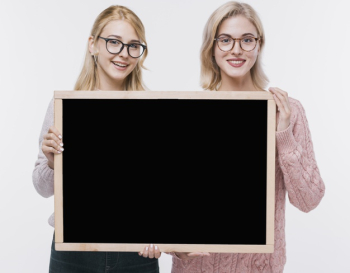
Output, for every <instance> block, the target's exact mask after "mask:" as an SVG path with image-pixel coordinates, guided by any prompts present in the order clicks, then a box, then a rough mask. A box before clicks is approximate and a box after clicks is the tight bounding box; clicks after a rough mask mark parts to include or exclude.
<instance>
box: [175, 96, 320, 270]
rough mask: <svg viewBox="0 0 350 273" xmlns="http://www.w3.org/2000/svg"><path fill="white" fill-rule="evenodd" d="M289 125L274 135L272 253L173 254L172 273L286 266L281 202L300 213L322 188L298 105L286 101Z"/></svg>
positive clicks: (316, 201)
mask: <svg viewBox="0 0 350 273" xmlns="http://www.w3.org/2000/svg"><path fill="white" fill-rule="evenodd" d="M289 102H290V106H291V111H292V116H291V123H290V126H289V127H288V128H287V129H286V130H284V131H280V132H276V145H277V153H276V177H275V183H276V198H275V200H276V203H275V250H274V252H273V253H272V254H265V253H263V254H259V253H257V254H243V253H211V255H210V256H208V257H198V258H195V259H192V260H187V261H184V260H181V259H179V258H178V257H177V256H175V255H174V254H173V253H171V255H172V260H173V264H172V270H171V272H172V273H190V272H191V273H195V272H196V273H199V272H202V273H282V272H283V268H284V265H285V263H286V242H285V228H284V227H285V203H286V192H287V193H288V197H289V201H290V202H291V203H292V204H293V205H294V206H295V207H297V208H298V209H300V210H301V211H303V212H309V211H311V210H312V209H314V208H316V207H317V205H318V204H319V203H320V201H321V199H322V197H323V196H324V192H325V185H324V183H323V181H322V178H321V176H320V172H319V170H318V167H317V163H316V159H315V154H314V150H313V145H312V140H311V134H310V130H309V126H308V122H307V119H306V116H305V111H304V108H303V106H302V105H301V103H300V102H299V101H298V100H296V99H293V98H289Z"/></svg>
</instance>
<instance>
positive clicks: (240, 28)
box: [218, 15, 258, 37]
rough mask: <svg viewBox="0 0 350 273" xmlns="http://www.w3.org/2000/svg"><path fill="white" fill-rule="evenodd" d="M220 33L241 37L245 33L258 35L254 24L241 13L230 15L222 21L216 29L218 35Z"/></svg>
mask: <svg viewBox="0 0 350 273" xmlns="http://www.w3.org/2000/svg"><path fill="white" fill-rule="evenodd" d="M222 33H225V34H229V35H231V36H232V37H241V36H242V35H244V34H245V33H251V34H253V35H254V36H257V35H258V31H257V29H256V28H255V26H254V25H253V24H252V23H251V22H250V21H249V20H248V19H247V18H246V17H244V16H243V15H238V16H234V17H230V18H228V19H226V20H225V21H223V22H222V24H221V26H220V27H219V29H218V35H220V34H222Z"/></svg>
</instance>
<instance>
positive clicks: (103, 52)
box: [89, 20, 141, 86]
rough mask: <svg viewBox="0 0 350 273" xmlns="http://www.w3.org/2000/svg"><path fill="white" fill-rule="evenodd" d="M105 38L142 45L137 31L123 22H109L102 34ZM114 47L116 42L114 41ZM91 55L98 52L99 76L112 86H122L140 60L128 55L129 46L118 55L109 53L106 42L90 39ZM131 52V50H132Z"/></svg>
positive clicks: (99, 39)
mask: <svg viewBox="0 0 350 273" xmlns="http://www.w3.org/2000/svg"><path fill="white" fill-rule="evenodd" d="M100 36H101V37H103V38H110V39H118V40H120V41H122V42H123V43H124V44H132V43H141V41H140V40H139V38H138V36H137V34H136V31H135V29H134V28H133V27H132V26H131V25H130V24H129V23H128V22H125V21H122V20H115V21H111V22H109V23H108V24H107V25H106V26H105V27H104V29H103V31H102V33H101V34H100ZM112 43H113V45H114V42H113V41H112ZM89 49H90V53H93V52H96V51H97V52H98V55H97V56H98V58H97V62H98V70H97V71H98V74H99V77H100V80H101V81H104V82H107V83H109V85H110V86H113V85H118V84H119V85H121V84H122V83H123V81H124V80H125V78H126V77H127V76H128V75H129V74H130V73H131V72H132V71H133V70H134V68H135V66H136V65H137V62H138V61H139V58H132V57H130V55H129V54H128V48H127V46H124V48H123V50H122V51H121V52H120V53H118V54H111V53H110V52H108V51H107V48H106V41H105V40H103V39H101V38H96V40H93V37H90V41H89ZM130 50H131V48H130Z"/></svg>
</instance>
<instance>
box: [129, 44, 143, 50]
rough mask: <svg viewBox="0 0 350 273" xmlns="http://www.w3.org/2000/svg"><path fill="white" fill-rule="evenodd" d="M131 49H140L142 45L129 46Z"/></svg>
mask: <svg viewBox="0 0 350 273" xmlns="http://www.w3.org/2000/svg"><path fill="white" fill-rule="evenodd" d="M129 47H130V48H131V49H139V48H140V45H139V44H130V46H129Z"/></svg>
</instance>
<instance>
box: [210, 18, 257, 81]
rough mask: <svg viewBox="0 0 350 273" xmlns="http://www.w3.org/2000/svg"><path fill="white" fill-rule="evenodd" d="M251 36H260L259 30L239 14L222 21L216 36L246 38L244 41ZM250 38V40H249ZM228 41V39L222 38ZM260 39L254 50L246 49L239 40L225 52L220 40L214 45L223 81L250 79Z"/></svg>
mask: <svg viewBox="0 0 350 273" xmlns="http://www.w3.org/2000/svg"><path fill="white" fill-rule="evenodd" d="M250 37H256V38H258V32H257V30H256V28H255V26H254V25H253V24H252V23H251V22H250V21H249V20H248V19H247V18H246V17H244V16H242V15H238V16H234V17H230V18H228V19H226V20H225V21H223V22H222V24H221V26H220V27H219V29H218V32H217V35H216V38H245V40H244V41H247V42H249V41H251V40H249V38H250ZM247 39H248V40H247ZM221 41H223V42H227V41H228V40H222V39H221ZM259 48H260V47H259V41H258V42H257V45H256V47H255V48H254V49H253V50H252V51H249V52H248V51H244V50H243V49H242V48H241V47H240V45H239V41H238V40H236V41H235V43H234V47H233V48H232V50H230V51H227V52H223V51H222V50H220V48H219V47H218V42H215V45H214V52H213V54H214V57H215V61H216V63H217V65H218V66H219V67H220V73H221V78H222V83H223V84H224V83H225V81H227V80H230V79H232V78H234V79H237V80H243V81H244V80H249V79H250V78H251V77H250V69H251V68H252V67H253V65H254V64H255V62H256V59H257V57H258V54H259Z"/></svg>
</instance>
